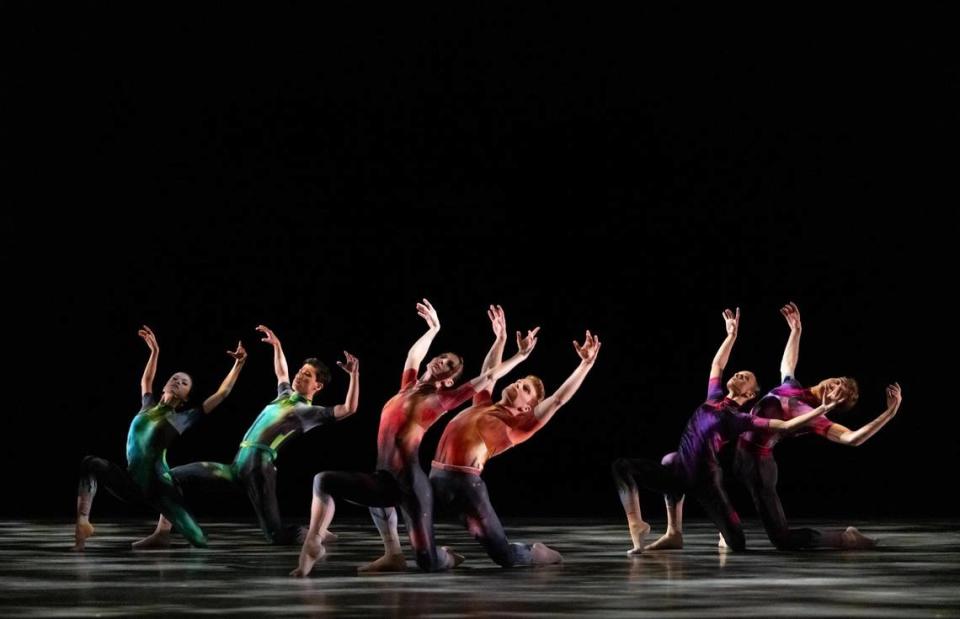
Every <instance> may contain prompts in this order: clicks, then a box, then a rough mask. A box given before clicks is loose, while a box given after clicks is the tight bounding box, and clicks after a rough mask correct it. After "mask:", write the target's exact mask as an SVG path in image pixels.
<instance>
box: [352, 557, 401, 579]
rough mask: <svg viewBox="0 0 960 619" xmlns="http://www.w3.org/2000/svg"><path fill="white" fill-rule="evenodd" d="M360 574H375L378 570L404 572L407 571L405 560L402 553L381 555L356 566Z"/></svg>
mask: <svg viewBox="0 0 960 619" xmlns="http://www.w3.org/2000/svg"><path fill="white" fill-rule="evenodd" d="M357 571H358V572H359V573H361V574H377V573H380V572H405V571H407V560H406V559H405V558H404V557H403V554H389V555H383V556H382V557H380V558H379V559H377V560H376V561H371V562H370V563H367V564H366V565H361V566H360V567H358V568H357Z"/></svg>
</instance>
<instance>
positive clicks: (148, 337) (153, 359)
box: [137, 325, 160, 396]
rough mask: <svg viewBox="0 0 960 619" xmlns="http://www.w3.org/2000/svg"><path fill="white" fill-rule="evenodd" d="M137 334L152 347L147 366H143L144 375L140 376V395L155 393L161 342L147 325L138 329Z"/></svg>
mask: <svg viewBox="0 0 960 619" xmlns="http://www.w3.org/2000/svg"><path fill="white" fill-rule="evenodd" d="M137 335H139V336H140V337H142V338H143V341H145V342H146V343H147V346H148V347H149V348H150V358H149V359H147V366H146V367H145V368H143V376H142V377H141V378H140V395H141V396H142V395H146V394H148V393H153V379H154V377H155V376H156V375H157V358H158V357H159V356H160V344H158V343H157V336H156V335H154V334H153V330H151V329H150V327H148V326H147V325H143V328H142V329H140V330H139V331H137Z"/></svg>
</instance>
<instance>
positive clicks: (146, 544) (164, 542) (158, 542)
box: [131, 531, 170, 550]
mask: <svg viewBox="0 0 960 619" xmlns="http://www.w3.org/2000/svg"><path fill="white" fill-rule="evenodd" d="M131 546H133V548H134V550H152V549H155V548H169V547H170V531H154V532H153V533H151V534H150V535H148V536H147V537H145V538H143V539H142V540H140V541H139V542H134V543H132V544H131Z"/></svg>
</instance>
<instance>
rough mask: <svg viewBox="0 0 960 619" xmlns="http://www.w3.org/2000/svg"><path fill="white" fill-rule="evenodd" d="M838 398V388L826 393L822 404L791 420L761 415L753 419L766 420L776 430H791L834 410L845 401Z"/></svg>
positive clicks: (756, 421)
mask: <svg viewBox="0 0 960 619" xmlns="http://www.w3.org/2000/svg"><path fill="white" fill-rule="evenodd" d="M836 398H837V391H836V390H833V391H831V392H830V393H829V394H827V393H824V394H823V400H822V401H821V403H820V406H818V407H816V408H815V409H813V410H812V411H809V412H806V413H804V414H802V415H797V416H796V417H794V418H792V419H790V420H789V421H781V420H780V419H762V418H759V417H753V418H752V419H753V420H754V422H755V423H760V422H766V423H767V424H768V425H767V428H768V429H770V430H773V431H774V432H790V431H791V430H796V429H797V428H800V427H802V426H805V425H807V424H808V423H810V422H811V421H813V420H814V419H816V418H817V417H820V416H821V415H825V414H827V413H829V412H830V411H832V410H833V409H834V408H836V407H837V405H838V404H841V403H842V402H843V400H842V399H836ZM828 399H829V400H830V402H829V403H828V402H827V400H828Z"/></svg>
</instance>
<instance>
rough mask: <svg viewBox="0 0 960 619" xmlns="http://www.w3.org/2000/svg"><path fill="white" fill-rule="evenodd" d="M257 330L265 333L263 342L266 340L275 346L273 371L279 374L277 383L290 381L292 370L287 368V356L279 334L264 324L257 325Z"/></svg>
mask: <svg viewBox="0 0 960 619" xmlns="http://www.w3.org/2000/svg"><path fill="white" fill-rule="evenodd" d="M257 331H259V332H260V333H263V335H264V337H263V338H261V340H260V341H261V342H266V343H267V344H270V345H271V346H273V372H274V373H275V374H276V375H277V384H278V385H279V384H280V383H289V382H290V370H289V369H288V368H287V358H286V356H284V354H283V346H282V345H281V344H280V340H279V338H277V334H276V333H274V332H273V331H271V330H270V329H268V328H267V327H265V326H263V325H258V326H257Z"/></svg>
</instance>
